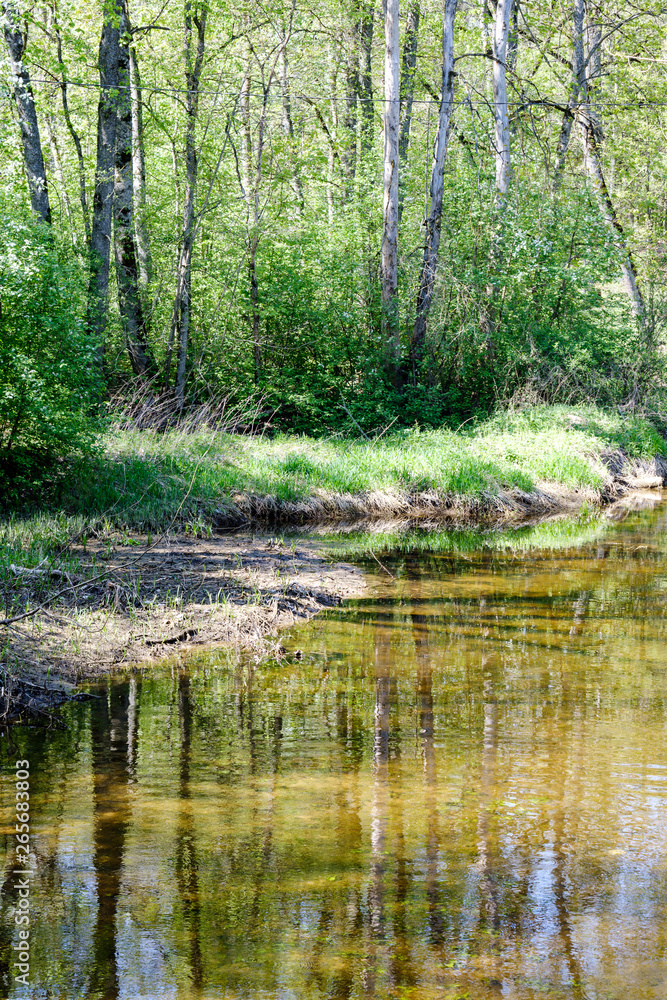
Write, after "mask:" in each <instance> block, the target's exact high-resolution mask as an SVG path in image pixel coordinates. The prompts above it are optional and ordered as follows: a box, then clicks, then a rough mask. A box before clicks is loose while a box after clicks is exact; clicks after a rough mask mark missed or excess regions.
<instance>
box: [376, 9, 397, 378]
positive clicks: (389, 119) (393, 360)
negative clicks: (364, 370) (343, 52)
mask: <svg viewBox="0 0 667 1000" xmlns="http://www.w3.org/2000/svg"><path fill="white" fill-rule="evenodd" d="M398 6H399V4H398V0H384V8H385V9H384V37H385V58H384V202H383V215H382V222H383V231H382V264H381V269H382V274H381V276H382V308H383V313H384V324H385V337H386V355H387V369H388V372H389V374H390V376H392V377H393V378H394V379H395V378H396V376H397V374H398V369H399V363H400V340H399V330H398V126H399V113H400V93H399V58H400V53H399V43H398Z"/></svg>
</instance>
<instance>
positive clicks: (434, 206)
mask: <svg viewBox="0 0 667 1000" xmlns="http://www.w3.org/2000/svg"><path fill="white" fill-rule="evenodd" d="M456 6H457V0H446V2H445V10H444V12H443V15H442V96H441V98H440V114H439V117H438V128H437V131H436V134H435V145H434V149H433V165H432V167H431V187H430V207H429V213H428V216H427V218H426V221H425V223H424V225H425V227H426V236H425V240H424V258H423V262H422V268H421V276H420V280H419V291H418V293H417V310H416V315H415V323H414V328H413V332H412V351H411V355H412V357H411V361H412V378H413V380H414V381H416V380H417V378H418V375H419V371H418V369H419V365H420V363H421V361H422V358H423V354H424V344H425V340H426V328H427V324H428V314H429V311H430V309H431V301H432V299H433V288H434V286H435V276H436V273H437V269H438V250H439V247H440V232H441V227H442V198H443V190H444V183H445V159H446V157H447V146H448V142H449V128H450V124H451V119H452V107H453V105H454V22H455V20H456Z"/></svg>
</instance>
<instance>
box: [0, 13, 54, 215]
mask: <svg viewBox="0 0 667 1000" xmlns="http://www.w3.org/2000/svg"><path fill="white" fill-rule="evenodd" d="M2 10H3V13H4V15H5V40H6V42H7V48H8V49H9V68H10V70H11V74H12V82H13V84H14V100H15V101H16V109H17V111H18V115H19V124H20V126H21V143H22V145H23V163H24V166H25V172H26V175H27V178H28V190H29V191H30V204H31V205H32V210H33V212H34V213H35V215H36V216H37V218H38V219H41V220H42V222H46V223H47V224H48V225H50V224H51V206H50V204H49V189H48V184H47V182H46V170H45V168H44V157H43V155H42V143H41V141H40V137H39V125H38V123H37V111H36V110H35V98H34V95H33V92H32V85H31V83H30V74H29V73H28V70H27V68H26V66H25V64H24V62H23V53H24V51H25V44H26V40H27V33H26V32H24V31H23V28H22V27H21V24H20V17H19V12H18V11H17V9H16V6H15V5H14V4H13V3H3V5H2Z"/></svg>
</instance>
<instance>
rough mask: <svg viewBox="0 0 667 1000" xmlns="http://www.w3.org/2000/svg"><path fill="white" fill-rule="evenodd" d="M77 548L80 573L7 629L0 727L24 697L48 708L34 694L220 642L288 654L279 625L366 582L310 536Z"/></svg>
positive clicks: (117, 542) (135, 541) (23, 581)
mask: <svg viewBox="0 0 667 1000" xmlns="http://www.w3.org/2000/svg"><path fill="white" fill-rule="evenodd" d="M73 551H74V553H75V554H76V555H77V556H78V557H79V565H80V570H79V572H78V573H77V575H76V576H75V577H72V576H71V575H68V581H69V582H68V583H66V584H65V586H62V587H61V586H59V587H58V589H55V590H54V596H53V599H52V600H50V601H49V602H48V604H47V606H45V607H44V608H43V609H42V610H41V611H40V612H38V613H37V614H35V615H32V616H31V617H29V618H26V619H23V620H20V621H16V622H14V623H13V624H12V625H11V627H10V628H8V629H7V630H6V633H5V634H6V636H7V640H6V643H7V644H6V647H5V649H4V653H3V656H2V661H1V664H2V670H3V672H4V684H3V685H2V690H1V691H0V722H1V721H2V719H3V716H4V718H5V719H6V718H7V717H8V716H10V715H11V705H12V702H13V703H14V705H15V706H16V704H18V703H21V702H25V697H22V696H24V695H26V694H27V695H28V696H30V697H33V696H35V697H37V701H36V702H35V704H36V707H37V709H38V711H37V712H36V713H35V714H37V715H39V714H40V713H41V714H44V712H45V711H46V710H47V709H48V705H47V702H48V698H47V697H46V696H44V694H43V690H39V691H37V689H44V688H53V687H54V686H55V687H57V688H62V690H63V691H64V692H71V691H72V690H73V688H72V687H71V685H74V684H76V683H77V682H79V681H81V680H83V679H85V678H91V677H94V676H96V675H99V674H100V673H104V672H110V671H115V670H119V669H124V668H126V667H128V666H130V665H133V664H142V663H144V664H145V663H148V662H150V661H155V660H158V659H161V658H163V657H165V656H167V655H171V654H173V653H175V652H187V651H188V650H192V649H196V648H201V647H203V646H206V645H211V644H214V643H215V644H225V645H231V646H238V647H242V648H250V649H252V650H254V651H255V652H256V653H257V655H262V656H264V655H271V654H278V655H280V651H281V646H280V641H279V638H278V636H279V634H280V633H281V632H283V631H284V630H286V629H289V628H290V626H292V625H295V624H301V623H303V622H305V621H307V620H308V619H309V618H311V617H312V616H313V615H315V614H317V613H318V612H319V611H321V610H322V609H324V608H330V607H332V606H335V605H336V604H338V603H340V601H341V600H343V599H344V598H346V597H353V596H356V595H358V594H361V593H362V592H363V590H364V587H365V583H364V577H363V574H362V572H361V571H360V570H359V569H357V568H356V567H354V566H351V565H348V564H346V563H340V562H333V561H331V560H329V559H327V558H326V557H325V556H324V555H323V554H322V551H321V550H320V548H319V547H318V546H317V544H316V543H314V542H311V541H308V540H303V541H302V540H298V542H296V543H293V542H290V541H287V542H285V541H284V540H283V539H281V538H279V537H278V538H267V537H256V536H254V535H252V534H250V533H248V534H242V535H234V536H233V537H224V536H223V537H219V536H217V537H216V536H214V537H211V538H204V539H195V538H186V537H182V536H170V537H167V538H163V539H161V540H160V541H159V542H158V543H152V544H151V545H150V547H149V546H148V545H147V539H146V538H141V537H133V538H127V537H125V538H122V539H121V538H117V539H107V540H106V541H104V542H103V541H95V542H92V543H91V542H89V543H88V544H87V545H86V547H85V548H83V547H81V546H78V547H77V546H73ZM17 570H20V567H17ZM33 585H34V578H31V576H30V575H25V576H24V577H23V578H21V577H17V586H18V587H21V586H22V587H23V588H24V591H25V593H24V595H23V598H24V602H25V604H29V602H30V593H29V591H30V588H31V587H32V586H33ZM20 681H25V682H26V683H27V685H28V688H27V690H26V691H23V690H22V689H21V685H20ZM31 686H32V687H31ZM35 686H36V687H35ZM33 689H34V690H33Z"/></svg>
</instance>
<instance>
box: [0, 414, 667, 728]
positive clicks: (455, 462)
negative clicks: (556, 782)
mask: <svg viewBox="0 0 667 1000" xmlns="http://www.w3.org/2000/svg"><path fill="white" fill-rule="evenodd" d="M664 454H665V442H664V440H663V439H662V438H661V437H660V435H658V434H657V432H656V431H655V430H654V428H653V427H652V426H651V425H650V424H648V423H647V422H646V421H644V420H641V419H639V418H635V417H624V416H621V415H619V414H609V413H605V412H603V411H601V410H599V409H597V408H594V407H587V408H582V407H576V408H575V407H540V408H535V409H532V410H526V411H523V412H520V413H513V414H508V413H501V414H498V415H497V416H495V417H493V418H491V419H490V420H488V421H486V422H485V423H484V424H481V425H479V426H477V427H476V428H473V429H472V430H470V429H467V430H462V429H459V431H458V432H453V431H447V430H437V431H426V432H420V431H419V430H418V429H413V430H411V431H409V432H401V433H398V434H394V435H392V436H390V435H389V434H386V435H381V436H379V437H378V438H377V439H376V440H374V441H370V440H367V439H361V440H355V441H350V440H344V439H336V438H333V439H326V440H314V439H308V438H304V437H288V436H276V437H274V438H272V439H268V438H261V437H260V438H258V437H253V436H243V435H233V434H229V433H224V432H221V431H220V430H217V431H216V430H211V429H210V428H209V427H201V428H196V429H194V430H193V429H191V430H189V431H184V430H182V429H181V430H175V431H168V432H167V433H161V434H158V433H157V432H155V431H152V430H136V429H132V428H127V427H126V428H124V429H123V428H119V427H116V428H114V429H113V431H112V432H110V433H109V434H108V435H107V440H106V450H105V452H104V454H103V455H101V456H98V458H97V459H95V460H93V465H92V467H90V466H89V467H81V468H79V469H76V468H74V469H73V470H70V477H69V478H68V480H67V483H66V489H64V490H61V491H60V495H59V497H58V501H57V503H55V502H54V501H53V500H49V498H48V496H47V495H45V499H44V509H42V510H38V511H34V512H33V513H31V514H26V515H24V516H22V517H18V516H17V515H11V516H10V517H9V518H7V519H6V520H5V522H4V523H0V599H2V603H3V605H4V609H3V610H4V616H3V618H2V619H0V639H1V640H2V646H1V647H0V664H2V667H3V668H4V686H3V687H2V690H1V691H0V720H1V719H2V715H3V712H4V711H8V710H9V706H10V705H11V704H12V703H17V702H19V703H20V702H21V701H23V702H24V703H25V702H26V701H27V702H30V703H32V704H33V707H34V709H35V711H36V713H37V714H39V713H40V712H42V711H46V710H47V708H45V702H44V695H43V690H44V688H45V687H51V686H53V680H54V679H55V678H58V680H59V681H60V682H62V683H63V684H74V683H76V682H77V681H78V680H80V679H81V678H83V677H87V676H91V674H95V673H99V672H100V671H112V670H117V669H121V668H122V665H126V666H127V665H131V664H137V663H141V662H144V663H145V662H147V661H150V660H155V659H158V658H160V657H164V656H167V655H169V654H173V653H174V652H178V653H179V654H180V653H181V652H183V651H185V650H188V649H192V648H193V647H195V646H199V647H201V646H202V645H205V644H211V643H223V644H227V645H236V646H245V647H250V648H252V650H253V651H254V653H255V655H271V654H278V655H280V639H279V635H280V633H281V631H283V630H285V629H288V628H289V627H290V626H292V625H293V624H294V623H297V622H303V621H305V620H307V619H308V618H309V617H311V616H312V615H313V614H316V613H317V612H318V611H319V610H321V609H322V608H325V607H330V606H332V605H333V604H335V603H337V602H338V601H340V600H341V599H342V598H345V597H350V596H354V595H356V594H359V593H361V592H362V591H363V587H364V582H363V575H362V573H361V572H360V571H359V570H358V569H356V568H355V567H353V566H350V565H347V564H345V563H340V562H336V561H335V560H334V559H333V558H329V557H327V556H326V554H325V553H324V549H323V547H322V545H318V544H317V543H316V542H315V541H313V540H312V539H311V540H306V539H303V540H301V539H298V540H297V541H291V540H289V539H288V540H287V541H285V539H284V537H282V535H281V533H280V532H281V530H282V529H281V527H280V526H285V527H287V528H289V527H296V526H298V525H305V526H310V527H314V526H315V525H317V524H320V525H322V524H326V523H329V524H330V525H339V526H340V524H341V523H343V522H346V521H347V522H348V523H353V524H354V525H355V526H357V527H359V528H362V527H363V523H364V522H363V521H362V520H361V519H363V518H365V519H366V523H370V522H373V521H376V522H377V521H379V520H381V519H384V520H387V519H391V518H399V519H401V520H402V521H403V523H404V526H414V525H419V524H423V525H425V524H427V523H428V524H430V525H431V526H432V525H433V524H434V523H440V524H441V525H446V524H459V525H461V524H476V525H484V524H486V525H491V524H503V525H507V526H509V527H511V525H512V524H516V523H517V522H518V521H519V520H525V519H526V518H527V517H540V516H542V517H544V516H545V515H553V514H555V513H559V512H560V513H562V512H572V513H575V512H576V511H577V510H580V509H581V507H582V505H585V506H586V507H588V508H589V509H595V508H598V507H602V506H605V505H607V504H609V503H611V502H613V501H615V500H617V499H618V497H620V496H623V495H625V494H628V493H630V492H632V491H633V490H638V489H647V488H649V489H652V488H656V487H660V486H662V485H663V484H664V483H666V482H667V460H666V459H665V458H664ZM95 463H96V464H95ZM54 507H55V508H56V509H55V510H54ZM243 526H245V529H246V530H245V533H240V534H239V533H237V532H238V529H239V527H241V528H243ZM230 529H235V533H234V534H233V535H231V534H229V533H228V532H229V531H230ZM258 530H263V531H267V530H273V531H274V536H273V537H269V536H268V534H264V535H262V534H259V533H257V532H258ZM343 558H344V555H343ZM34 685H36V687H33V686H34ZM26 692H27V693H26ZM46 700H47V701H48V697H47V699H46Z"/></svg>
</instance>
